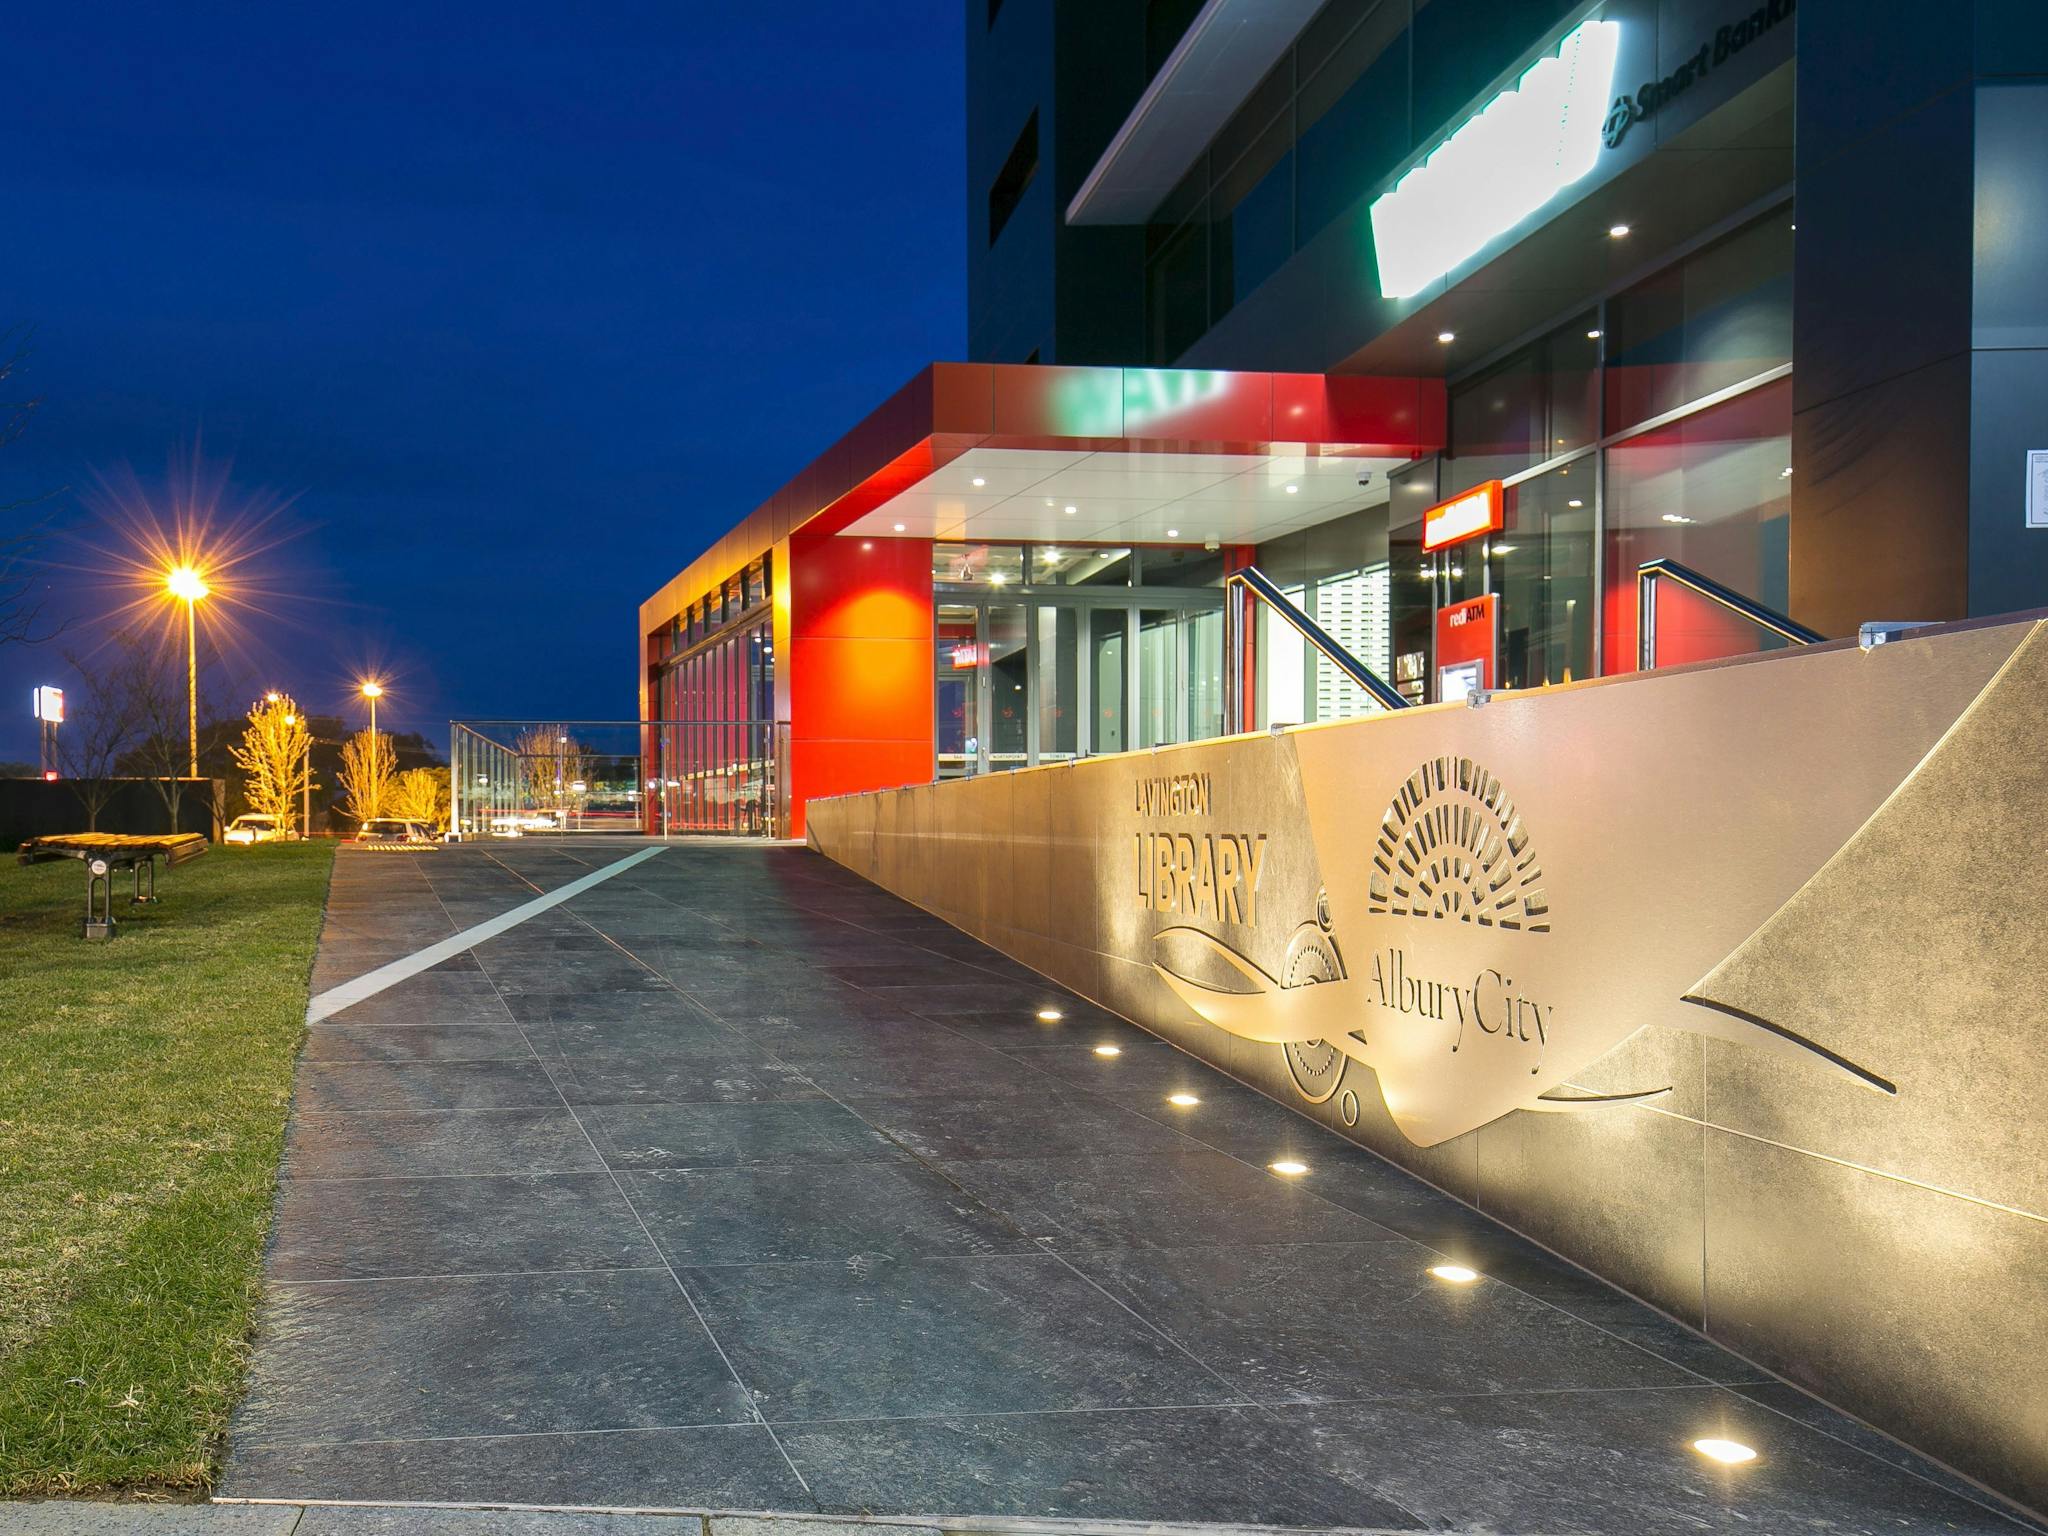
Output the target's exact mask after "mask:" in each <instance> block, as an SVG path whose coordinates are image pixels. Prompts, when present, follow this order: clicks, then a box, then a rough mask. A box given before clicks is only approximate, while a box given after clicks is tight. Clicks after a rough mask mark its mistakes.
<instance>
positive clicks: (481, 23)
mask: <svg viewBox="0 0 2048 1536" xmlns="http://www.w3.org/2000/svg"><path fill="white" fill-rule="evenodd" d="M960 26H961V6H960V4H959V0H887V3H868V4H858V3H852V4H848V3H827V0H813V3H791V4H753V5H745V4H743V5H731V6H724V5H709V4H695V3H686V0H669V3H666V4H627V3H617V0H605V3H602V4H598V5H592V6H574V5H562V4H560V3H553V4H547V5H533V4H508V3H492V4H482V3H472V4H454V3H446V4H434V3H427V4H423V5H418V6H392V7H389V8H384V9H380V8H378V7H375V6H363V5H351V6H347V7H341V6H334V7H298V6H274V5H257V4H248V5H203V6H183V5H165V4H161V3H154V4H113V5H98V4H96V5H72V6H67V5H28V6H19V7H15V8H13V9H12V10H11V11H10V13H9V20H8V29H7V50H6V52H7V64H8V67H7V71H6V79H5V83H4V86H0V139H4V146H0V207H4V208H5V209H6V213H7V217H6V221H5V234H4V238H0V326H6V327H17V328H25V329H27V330H28V331H30V332H31V333H32V334H31V336H30V338H29V340H30V346H31V355H30V357H29V359H28V363H27V367H26V370H25V372H24V374H23V375H22V376H21V378H20V380H19V381H18V385H19V387H18V388H17V390H16V393H21V392H23V391H26V392H29V393H33V394H35V395H38V396H40V397H41V398H42V400H43V405H42V407H41V409H40V410H39V412H38V413H37V414H36V416H35V418H34V419H33V421H32V422H31V424H30V426H29V428H28V431H27V435H26V436H25V437H24V438H23V439H22V440H21V441H20V442H18V443H16V444H14V445H12V446H10V447H7V448H6V449H4V450H0V497H5V498H6V499H9V500H12V499H15V498H19V497H23V496H27V495H37V494H42V493H46V492H56V493H57V494H56V496H55V497H54V499H53V500H52V501H51V502H50V504H49V506H50V508H51V510H53V511H54V512H55V514H56V516H57V518H58V522H59V524H60V527H61V529H62V534H61V536H60V538H59V540H58V542H57V544H56V546H55V547H54V548H53V550H52V554H53V556H54V558H55V559H56V560H57V561H58V562H60V563H61V565H62V566H64V567H65V569H60V570H56V571H53V572H52V575H51V580H52V581H53V582H54V583H55V587H54V593H53V596H54V602H55V607H56V608H58V609H62V610H67V611H70V612H72V613H74V614H76V615H77V616H78V617H79V618H80V619H81V620H83V621H84V622H83V623H82V625H81V627H79V628H77V629H75V630H74V631H73V632H72V633H71V634H70V635H69V636H67V637H66V642H65V643H66V644H68V645H69V646H70V647H71V648H73V649H78V648H81V647H90V646H91V644H92V643H93V642H94V639H95V636H96V633H97V631H98V630H99V629H102V628H104V627H105V626H104V620H103V618H102V616H103V615H104V614H105V613H106V612H107V611H109V610H110V609H111V608H112V607H114V606H115V604H116V603H118V602H119V601H121V600H122V599H121V598H120V597H118V596H116V595H115V593H114V592H113V591H112V590H111V589H110V587H109V586H108V584H107V582H106V580H105V579H104V578H102V577H98V576H95V575H93V574H91V572H90V571H89V570H87V571H76V570H72V569H70V568H71V567H79V566H83V567H95V566H104V565H106V564H107V563H108V561H109V558H110V555H109V546H111V545H113V544H114V543H115V542H116V540H115V536H114V535H113V533H112V531H111V530H110V528H109V525H108V522H107V518H108V516H109V506H108V503H109V500H110V498H109V497H108V496H107V494H106V493H105V492H103V491H100V490H98V489H96V488H97V487H98V486H99V485H100V484H101V483H102V482H105V483H108V484H111V485H112V486H113V487H115V488H116V491H117V492H118V494H117V495H116V496H115V497H114V498H112V500H113V502H114V504H115V506H116V507H119V506H128V507H130V508H131V509H132V507H133V504H134V502H135V501H136V499H137V498H136V496H135V493H134V491H133V490H132V489H130V490H126V491H122V490H121V488H122V487H123V486H125V485H127V484H128V483H129V479H128V477H129V476H130V475H132V477H133V482H134V484H136V485H139V486H140V487H141V490H142V492H143V493H144V496H145V497H146V498H147V499H148V500H149V501H150V503H151V504H152V505H155V506H161V505H162V503H163V500H164V492H163V489H162V482H163V480H164V477H165V474H166V470H167V469H168V468H169V466H171V465H172V464H173V463H180V462H183V463H189V461H190V460H191V459H192V458H193V455H194V453H195V449H196V452H197V454H198V458H199V462H200V464H201V466H202V472H203V474H204V475H207V476H213V477H218V476H220V475H222V474H225V475H226V476H227V482H228V485H229V487H230V493H229V496H228V497H227V499H226V503H225V504H224V508H223V511H224V515H225V520H226V521H228V522H230V523H232V522H234V521H236V520H237V519H238V518H239V519H240V520H242V521H247V519H248V516H249V514H248V513H246V512H238V511H237V510H236V509H237V508H240V507H260V506H261V505H262V503H263V501H264V499H265V498H266V497H267V498H269V499H271V500H272V501H276V500H279V499H285V500H288V501H289V503H290V504H289V506H288V508H287V509H286V510H285V511H284V512H283V513H282V514H280V515H278V516H277V517H275V518H274V519H273V521H272V522H271V523H270V524H269V526H268V529H267V531H266V538H275V537H278V536H282V541H281V542H280V543H278V544H277V546H276V547H275V548H274V549H272V550H271V551H270V552H269V553H268V554H266V555H264V556H262V557H261V558H260V559H257V560H255V561H252V562H251V564H250V566H249V568H248V570H249V576H250V579H251V580H252V581H253V582H254V584H256V585H257V586H260V587H262V588H264V589H266V590H268V591H270V592H272V593H274V594H276V595H275V596H272V597H268V598H266V599H264V600H263V602H262V604H261V608H262V609H264V610H267V612H255V611H250V610H245V611H244V613H243V615H242V623H241V625H240V628H241V629H242V631H243V634H242V637H241V638H240V639H239V640H238V641H237V642H236V644H235V648H234V651H233V654H232V659H233V664H234V670H235V672H236V674H237V675H236V676H235V678H234V680H233V681H234V684H235V686H236V691H237V694H238V695H239V694H240V693H242V692H247V691H248V690H249V689H252V688H260V687H262V686H266V685H282V686H285V687H288V688H290V689H291V690H292V691H293V692H294V693H295V694H296V695H297V697H298V698H299V699H300V701H301V703H302V704H304V705H305V706H306V707H307V708H308V709H310V710H314V711H316V712H333V711H335V710H338V709H339V708H340V707H341V706H342V705H343V703H344V702H345V700H346V696H347V693H348V689H349V679H350V677H351V676H352V675H354V674H357V673H359V672H361V671H363V670H365V669H367V668H375V669H377V670H380V671H382V672H383V673H385V674H386V675H387V676H388V677H389V678H390V692H389V695H388V696H387V698H386V699H385V701H384V706H383V709H382V712H381V714H380V720H379V723H380V724H381V725H384V726H386V727H387V728H394V727H395V728H397V729H401V730H403V729H421V730H426V731H428V732H430V733H431V734H432V735H433V736H434V737H435V738H436V739H439V738H441V737H442V736H443V735H444V733H445V726H446V722H447V720H448V719H449V718H451V717H454V718H462V717H490V716H520V717H542V718H545V717H561V716H569V717H581V718H611V719H617V718H630V717H631V716H632V715H633V714H634V712H635V709H636V703H635V691H634V686H635V685H634V666H635V658H634V648H633V647H634V629H635V621H636V618H637V613H636V609H637V606H638V604H639V602H640V600H641V599H642V598H643V597H645V596H647V595H648V594H649V593H651V592H652V591H653V590H654V588H656V587H657V586H659V585H660V584H661V583H662V582H663V581H665V580H666V579H667V578H668V577H670V576H671V575H673V574H674V573H675V572H676V571H677V570H678V569H679V568H680V567H681V566H682V565H683V564H684V563H686V562H687V560H688V559H689V558H690V557H691V556H692V555H694V554H695V553H696V552H697V551H698V550H699V549H700V548H701V547H702V546H703V545H704V544H705V543H707V542H709V540H711V539H712V538H714V537H716V536H717V535H718V534H719V533H721V532H723V531H724V530H725V529H726V528H728V527H730V526H731V525H732V524H733V523H734V522H735V521H737V520H738V519H739V518H740V517H741V516H743V515H744V514H745V513H746V512H748V511H750V510H751V509H752V508H753V507H754V506H755V505H756V504H757V503H758V502H759V501H761V500H762V499H764V498H765V497H766V496H767V495H768V494H769V493H770V492H772V491H773V490H774V489H775V487H777V486H778V485H780V484H781V483H782V482H783V481H784V480H785V479H787V478H788V477H789V476H790V475H792V474H793V473H795V472H796V471H797V470H798V469H800V468H801V467H802V466H803V465H804V464H805V463H807V462H808V461H809V460H810V459H811V458H812V457H813V456H814V455H815V454H816V453H817V452H818V451H819V450H820V449H822V448H823V447H825V446H827V445H828V444H829V443H830V442H831V441H832V440H833V439H834V438H836V437H837V436H838V435H839V434H840V433H842V432H843V431H845V430H846V429H847V428H848V427H850V426H851V425H853V424H854V423H855V422H856V421H857V420H858V419H859V418H860V417H861V416H863V415H865V414H866V413H867V411H868V410H870V409H871V408H872V407H873V406H875V405H876V404H878V403H879V402H880V401H881V400H882V399H883V398H884V397H885V396H886V395H887V394H888V393H889V392H890V391H892V390H893V389H895V388H896V387H897V386H898V385H899V384H901V383H902V382H903V381H904V380H905V379H907V378H908V377H909V376H910V374H911V373H912V372H913V371H914V370H915V369H917V368H918V367H919V366H920V365H922V364H923V363H925V362H927V361H930V360H932V359H934V358H953V357H958V356H960V355H961V349H962V344H963V338H964V334H965V319H964V306H965V298H964V277H963V271H962V268H963V257H962V240H963V229H964V224H965V216H964V213H963V203H962V198H963V190H962V162H963V146H962V134H963V130H962V111H963V107H962V93H963V85H962V80H961V37H960ZM12 515H14V516H19V515H20V514H12ZM203 612H204V610H203V609H202V613H203ZM58 650H59V648H58V647H57V646H55V645H52V646H45V647H43V648H41V649H39V650H33V651H24V650H22V649H20V648H9V649H6V650H0V757H5V758H15V759H28V758H32V757H33V756H34V741H35V737H34V727H33V725H32V723H31V721H30V719H29V690H30V687H31V685H32V684H34V683H39V682H64V681H68V679H67V678H66V676H65V674H66V672H67V670H68V669H67V668H66V667H65V665H64V663H63V661H62V659H61V657H60V655H59V654H58Z"/></svg>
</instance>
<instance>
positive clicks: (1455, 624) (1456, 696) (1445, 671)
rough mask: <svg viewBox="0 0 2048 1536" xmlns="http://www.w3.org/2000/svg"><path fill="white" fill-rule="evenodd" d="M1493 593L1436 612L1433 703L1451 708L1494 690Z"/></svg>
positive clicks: (1494, 633) (1497, 631)
mask: <svg viewBox="0 0 2048 1536" xmlns="http://www.w3.org/2000/svg"><path fill="white" fill-rule="evenodd" d="M1494 603H1495V599H1494V597H1493V594H1492V593H1488V594H1487V595H1486V596H1485V597H1475V598H1472V599H1470V600H1469V601H1466V602H1462V603H1453V604H1451V605H1450V607H1448V608H1439V609H1437V611H1436V699H1437V702H1438V703H1439V704H1454V703H1457V702H1458V701H1460V700H1462V699H1464V698H1465V697H1467V696H1468V695H1470V694H1473V693H1476V692H1478V691H1479V690H1481V689H1483V688H1491V687H1493V686H1494V681H1493V677H1494V671H1495V668H1496V665H1497V659H1496V656H1495V650H1496V636H1497V635H1498V633H1499V626H1498V625H1497V624H1496V622H1495V614H1494Z"/></svg>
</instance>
